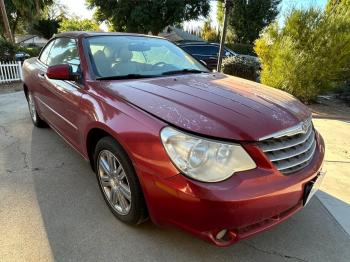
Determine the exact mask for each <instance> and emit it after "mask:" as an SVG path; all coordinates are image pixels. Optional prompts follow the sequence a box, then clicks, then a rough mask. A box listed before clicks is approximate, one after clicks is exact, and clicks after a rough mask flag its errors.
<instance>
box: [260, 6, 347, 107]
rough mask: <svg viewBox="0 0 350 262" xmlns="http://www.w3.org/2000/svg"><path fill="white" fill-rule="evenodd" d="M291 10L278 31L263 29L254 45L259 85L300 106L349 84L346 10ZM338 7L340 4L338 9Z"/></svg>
mask: <svg viewBox="0 0 350 262" xmlns="http://www.w3.org/2000/svg"><path fill="white" fill-rule="evenodd" d="M346 1H347V0H343V1H337V2H336V6H334V7H333V8H331V9H329V10H330V11H329V10H328V11H327V9H326V11H323V12H322V11H320V10H318V9H309V10H293V11H291V13H290V14H289V16H288V17H287V19H286V21H285V25H284V27H283V28H279V26H278V24H277V22H276V23H274V24H271V25H270V26H268V27H267V28H266V29H265V30H264V31H263V33H262V34H261V37H260V38H259V39H258V40H257V41H256V42H255V51H256V53H257V54H258V56H259V59H260V62H261V67H262V71H261V82H262V83H263V84H266V85H269V86H272V87H276V88H279V89H282V90H285V91H287V92H289V93H291V94H293V95H295V96H296V97H298V98H299V99H301V100H302V101H304V102H310V101H313V100H314V99H315V98H316V96H317V95H318V94H320V93H322V92H325V91H328V90H331V89H333V88H334V87H336V86H337V84H338V83H340V82H344V81H345V80H347V79H350V69H349V65H350V63H349V61H350V8H349V6H346V4H345V2H346ZM339 3H340V4H339Z"/></svg>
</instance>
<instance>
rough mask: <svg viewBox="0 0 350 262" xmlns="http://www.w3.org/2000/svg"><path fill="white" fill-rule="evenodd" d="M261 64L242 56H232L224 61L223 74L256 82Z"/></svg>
mask: <svg viewBox="0 0 350 262" xmlns="http://www.w3.org/2000/svg"><path fill="white" fill-rule="evenodd" d="M258 68H259V64H258V63H256V62H254V61H252V60H251V59H246V58H243V57H240V56H232V57H228V58H225V59H224V60H223V61H222V67H221V69H222V72H223V73H225V74H228V75H233V76H237V77H241V78H245V79H248V80H252V81H256V80H257V78H258Z"/></svg>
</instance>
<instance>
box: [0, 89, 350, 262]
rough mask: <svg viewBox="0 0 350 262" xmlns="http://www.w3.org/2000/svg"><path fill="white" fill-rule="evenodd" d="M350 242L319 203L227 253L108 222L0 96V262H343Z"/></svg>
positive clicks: (71, 168)
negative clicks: (54, 261)
mask: <svg viewBox="0 0 350 262" xmlns="http://www.w3.org/2000/svg"><path fill="white" fill-rule="evenodd" d="M349 258H350V237H349V235H347V234H346V233H345V231H344V230H343V229H342V227H341V226H340V225H339V224H338V223H337V222H336V221H335V220H334V218H333V217H332V216H331V215H330V213H329V212H328V211H327V209H325V207H324V206H323V205H322V204H321V202H320V201H319V200H318V199H317V198H314V199H313V200H312V201H311V202H310V204H309V206H308V207H307V208H305V209H304V210H302V211H301V212H299V213H298V214H296V215H295V216H294V217H292V218H291V219H289V220H288V221H286V222H285V223H283V224H281V225H279V226H277V227H275V228H273V229H272V230H270V231H268V232H265V233H263V234H260V235H258V236H256V237H253V238H251V239H248V240H245V241H242V242H240V243H238V244H236V245H234V246H232V247H229V248H217V247H215V246H212V245H209V244H207V243H205V242H202V241H201V240H199V239H197V238H194V237H192V236H190V235H188V234H185V233H183V232H181V231H179V230H176V229H162V228H157V227H156V226H154V225H153V224H152V223H151V222H147V223H145V224H143V225H141V226H138V227H130V226H127V225H125V224H123V223H121V222H119V221H118V220H116V219H115V218H114V217H113V215H112V214H111V213H110V211H109V209H108V208H107V207H106V205H105V203H104V201H103V199H102V196H101V194H100V192H99V190H98V186H97V183H96V180H95V177H94V174H93V173H92V171H91V170H90V167H89V165H88V163H86V162H85V161H84V160H82V159H81V157H80V156H79V155H78V154H77V153H76V152H75V151H73V150H72V149H70V147H69V146H68V145H66V144H65V142H63V140H61V138H59V137H58V135H56V134H55V133H54V132H53V131H52V130H51V129H48V128H47V129H38V128H34V127H33V126H32V123H31V121H30V119H29V114H28V112H27V105H26V101H25V99H24V96H23V94H22V93H21V92H19V93H13V94H4V95H0V261H52V260H56V261H269V262H271V261H292V262H293V261H317V262H319V261H349Z"/></svg>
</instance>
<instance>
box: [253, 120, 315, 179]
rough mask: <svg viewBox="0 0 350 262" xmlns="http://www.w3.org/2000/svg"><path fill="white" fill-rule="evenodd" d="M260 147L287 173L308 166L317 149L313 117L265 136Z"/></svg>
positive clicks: (279, 168)
mask: <svg viewBox="0 0 350 262" xmlns="http://www.w3.org/2000/svg"><path fill="white" fill-rule="evenodd" d="M259 147H260V148H261V150H262V151H263V152H264V153H265V154H266V155H267V157H268V158H269V159H270V161H271V162H272V163H273V164H274V165H275V166H276V168H277V169H278V170H279V171H281V172H282V173H283V174H285V175H288V174H291V173H293V172H296V171H298V170H300V169H302V168H304V167H306V166H307V165H308V164H309V163H310V162H311V160H312V157H313V155H314V153H315V150H316V139H315V131H314V128H313V125H312V121H311V119H309V120H307V121H305V122H303V123H301V124H299V125H298V126H296V127H293V128H291V129H288V130H285V131H283V132H279V133H278V134H276V135H272V136H270V137H267V138H264V139H263V140H262V141H260V142H259Z"/></svg>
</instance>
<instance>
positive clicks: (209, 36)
mask: <svg viewBox="0 0 350 262" xmlns="http://www.w3.org/2000/svg"><path fill="white" fill-rule="evenodd" d="M202 38H203V39H205V40H207V41H209V42H218V41H219V38H220V37H219V35H218V32H217V31H216V30H215V29H214V28H212V27H211V23H210V20H207V21H205V22H204V26H203V30H202Z"/></svg>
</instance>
